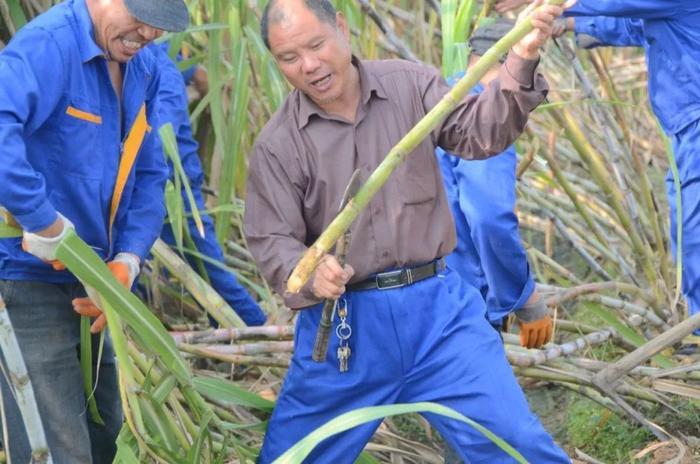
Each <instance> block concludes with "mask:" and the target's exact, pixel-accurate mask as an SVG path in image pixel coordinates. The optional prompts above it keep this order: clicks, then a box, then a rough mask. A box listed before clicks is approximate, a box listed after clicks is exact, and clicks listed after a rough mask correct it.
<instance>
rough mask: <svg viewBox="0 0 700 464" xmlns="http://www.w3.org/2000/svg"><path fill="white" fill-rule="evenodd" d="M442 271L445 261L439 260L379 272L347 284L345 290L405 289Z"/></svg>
mask: <svg viewBox="0 0 700 464" xmlns="http://www.w3.org/2000/svg"><path fill="white" fill-rule="evenodd" d="M444 269H445V260H444V259H443V258H439V259H436V260H435V261H432V262H430V263H428V264H424V265H422V266H417V267H407V268H404V269H396V270H395V271H388V272H380V273H379V274H377V275H375V276H373V277H370V278H368V279H365V280H361V281H360V282H355V283H352V284H348V285H346V286H345V288H346V289H347V290H348V291H350V292H353V291H358V290H373V289H375V288H377V289H379V290H388V289H390V288H399V287H405V286H406V285H411V284H414V283H416V282H418V281H421V280H423V279H427V278H428V277H432V276H434V275H435V274H437V273H438V272H440V271H442V270H444Z"/></svg>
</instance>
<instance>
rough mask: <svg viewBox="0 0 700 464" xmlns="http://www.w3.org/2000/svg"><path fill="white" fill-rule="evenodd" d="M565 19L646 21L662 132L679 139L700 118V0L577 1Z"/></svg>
mask: <svg viewBox="0 0 700 464" xmlns="http://www.w3.org/2000/svg"><path fill="white" fill-rule="evenodd" d="M565 14H566V15H568V16H610V17H618V18H631V19H639V20H641V22H642V30H643V36H644V48H645V49H646V55H647V65H648V68H649V96H650V99H651V104H652V107H653V108H654V112H655V113H656V116H657V117H658V118H659V121H660V122H661V125H662V127H663V128H664V130H665V131H666V132H667V133H668V134H675V133H678V132H680V131H681V130H682V129H683V128H685V127H686V126H688V124H691V123H692V122H694V121H696V120H698V119H700V81H698V76H700V1H698V0H578V2H577V3H576V4H575V5H574V6H573V7H571V8H570V9H569V10H567V11H566V13H565ZM587 33H589V34H590V33H591V32H590V31H587ZM592 35H594V34H592ZM594 36H595V35H594Z"/></svg>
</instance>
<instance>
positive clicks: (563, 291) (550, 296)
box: [537, 281, 652, 305]
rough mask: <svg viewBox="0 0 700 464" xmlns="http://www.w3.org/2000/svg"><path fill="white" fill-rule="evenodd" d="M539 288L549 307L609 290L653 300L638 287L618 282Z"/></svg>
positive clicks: (539, 286) (541, 285)
mask: <svg viewBox="0 0 700 464" xmlns="http://www.w3.org/2000/svg"><path fill="white" fill-rule="evenodd" d="M537 288H538V290H541V291H542V292H546V293H547V298H546V300H545V301H546V303H547V304H548V305H554V304H560V303H563V302H565V301H569V300H572V299H574V298H577V297H579V296H581V295H586V294H589V293H600V292H604V291H608V290H616V291H618V292H625V293H630V294H632V295H634V296H637V297H640V298H643V299H644V300H645V301H647V302H651V301H650V300H651V299H652V298H651V296H650V295H649V294H648V293H647V292H646V291H644V290H642V289H641V288H639V287H637V286H636V285H631V284H628V283H626V282H616V281H609V282H592V283H588V284H582V285H579V286H576V287H569V288H562V287H554V286H552V285H543V284H538V285H537Z"/></svg>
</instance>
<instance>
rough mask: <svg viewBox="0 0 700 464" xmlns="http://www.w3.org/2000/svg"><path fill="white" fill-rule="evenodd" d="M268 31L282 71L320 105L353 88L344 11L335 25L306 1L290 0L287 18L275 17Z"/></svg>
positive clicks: (324, 105) (342, 95)
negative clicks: (311, 7) (317, 14)
mask: <svg viewBox="0 0 700 464" xmlns="http://www.w3.org/2000/svg"><path fill="white" fill-rule="evenodd" d="M271 14H274V13H272V12H271ZM268 33H269V37H268V40H269V43H270V51H271V52H272V55H273V56H274V57H275V60H276V61H277V65H278V66H279V69H280V71H282V74H284V76H285V77H286V78H287V80H288V81H289V83H290V84H292V85H293V86H294V87H295V88H297V89H299V90H300V91H302V92H303V93H305V94H306V95H307V96H309V98H311V99H312V100H313V101H314V102H315V103H316V104H317V105H318V106H319V107H321V108H323V109H327V108H328V106H329V105H330V104H332V103H334V102H336V101H338V100H340V99H341V98H343V97H344V96H346V95H347V94H348V93H349V92H351V91H352V89H351V88H350V86H351V85H352V83H351V69H352V62H351V57H352V55H351V51H350V43H349V34H348V28H347V24H346V23H345V19H344V18H343V17H342V16H341V15H338V16H337V17H336V20H335V25H332V24H329V23H327V22H324V21H321V20H319V19H318V18H317V17H316V15H315V14H314V13H313V12H312V11H311V10H309V9H308V8H306V6H305V5H304V4H303V2H301V1H299V2H290V3H289V4H287V6H286V7H285V8H284V17H283V18H282V19H281V20H274V21H271V23H270V26H269V30H268Z"/></svg>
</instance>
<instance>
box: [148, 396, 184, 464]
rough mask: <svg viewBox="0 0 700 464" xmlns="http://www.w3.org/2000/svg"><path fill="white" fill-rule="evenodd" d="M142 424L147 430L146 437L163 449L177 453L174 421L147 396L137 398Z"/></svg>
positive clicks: (177, 444) (178, 447)
mask: <svg viewBox="0 0 700 464" xmlns="http://www.w3.org/2000/svg"><path fill="white" fill-rule="evenodd" d="M138 402H139V405H140V406H141V413H142V414H143V422H144V424H145V425H146V428H147V430H148V436H149V437H150V438H151V439H152V440H154V441H155V443H158V444H160V445H161V446H162V447H163V448H164V449H166V450H168V451H170V452H173V453H178V452H179V450H180V445H179V443H178V441H177V438H176V437H175V432H174V431H173V430H172V427H173V426H174V421H173V420H171V418H170V417H168V416H167V414H166V413H165V410H164V409H163V408H162V407H160V406H159V405H157V404H156V403H155V401H150V398H148V396H147V395H144V396H139V397H138Z"/></svg>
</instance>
